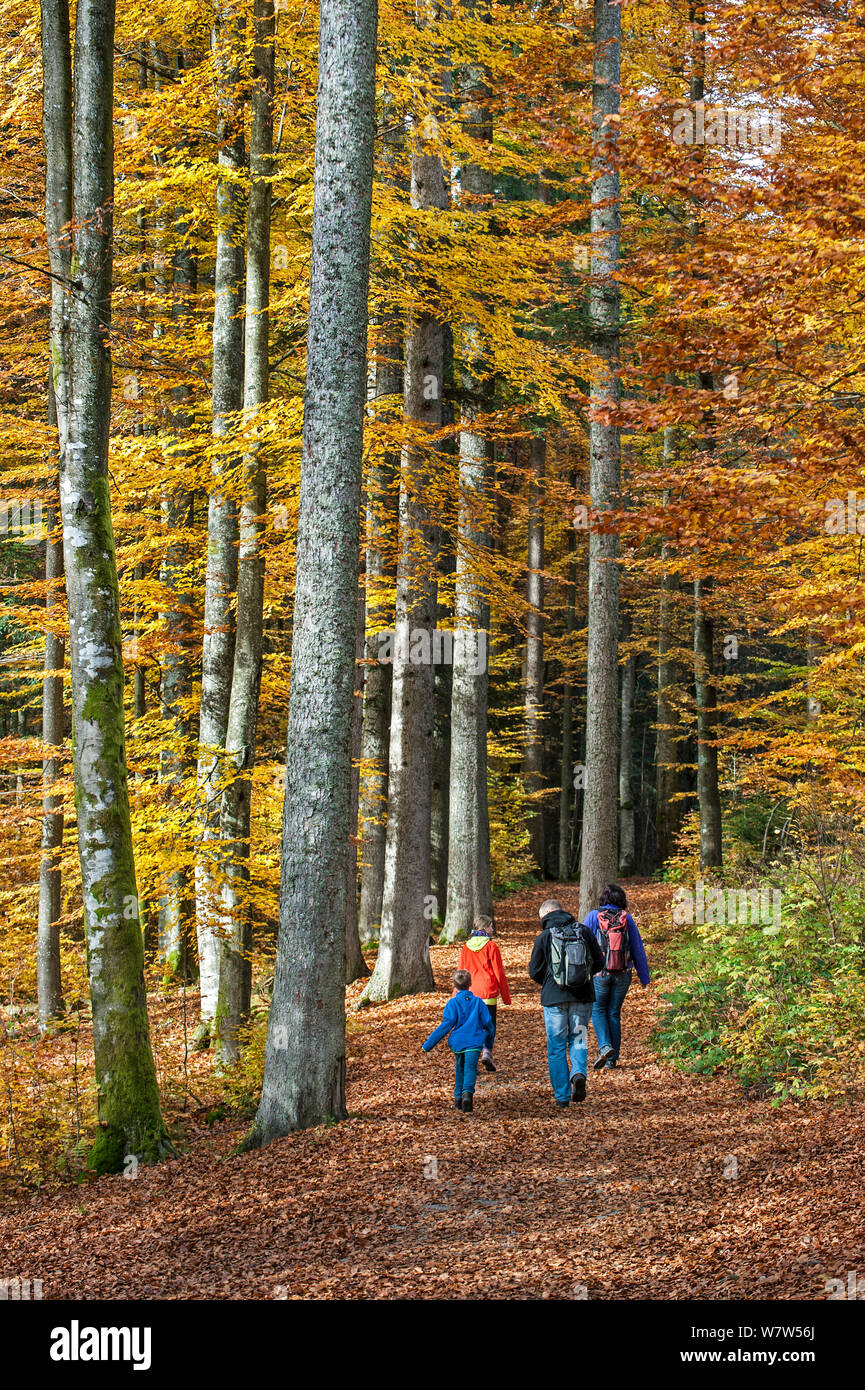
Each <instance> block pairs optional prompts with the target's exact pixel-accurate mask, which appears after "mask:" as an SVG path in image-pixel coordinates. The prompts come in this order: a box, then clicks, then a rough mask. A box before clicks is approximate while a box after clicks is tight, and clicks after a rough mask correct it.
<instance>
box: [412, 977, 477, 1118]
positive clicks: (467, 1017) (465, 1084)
mask: <svg viewBox="0 0 865 1390" xmlns="http://www.w3.org/2000/svg"><path fill="white" fill-rule="evenodd" d="M453 984H454V989H455V990H456V991H457V992H456V994H455V995H454V996H453V998H452V999H449V1000H448V1002H447V1003H446V1004H445V1008H444V1013H443V1014H442V1021H441V1023H440V1024H439V1026H438V1028H434V1029H433V1031H432V1032H431V1033H430V1035H429V1037H428V1038H427V1040H426V1042H425V1043H421V1047H422V1048H423V1050H424V1052H431V1051H432V1049H433V1048H434V1047H435V1045H436V1043H439V1042H441V1040H442V1038H445V1037H447V1035H448V1033H450V1038H449V1040H448V1046H449V1047H450V1050H451V1052H453V1053H454V1055H455V1058H456V1081H455V1083H454V1109H455V1110H461V1111H462V1112H463V1114H464V1115H468V1114H470V1113H471V1111H472V1110H473V1109H474V1094H475V1082H476V1081H477V1076H478V1062H479V1061H480V1059H481V1052H482V1050H483V1049H484V1048H485V1047H492V1045H493V1038H494V1036H495V1030H494V1028H493V1019H492V1014H491V1013H490V1011H489V1009H488V1008H487V1006H486V1004H485V1003H484V1001H483V999H478V997H477V996H476V995H474V994H472V993H471V984H472V977H471V975H470V974H469V972H468V971H467V970H458V971H457V972H456V974H455V975H454V978H453Z"/></svg>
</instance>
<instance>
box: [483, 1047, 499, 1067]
mask: <svg viewBox="0 0 865 1390" xmlns="http://www.w3.org/2000/svg"><path fill="white" fill-rule="evenodd" d="M481 1066H482V1067H483V1069H484V1071H495V1069H496V1064H495V1062H494V1061H493V1054H492V1053H491V1052H490V1051H489V1050H488V1049H487V1048H484V1050H483V1052H482V1053H481Z"/></svg>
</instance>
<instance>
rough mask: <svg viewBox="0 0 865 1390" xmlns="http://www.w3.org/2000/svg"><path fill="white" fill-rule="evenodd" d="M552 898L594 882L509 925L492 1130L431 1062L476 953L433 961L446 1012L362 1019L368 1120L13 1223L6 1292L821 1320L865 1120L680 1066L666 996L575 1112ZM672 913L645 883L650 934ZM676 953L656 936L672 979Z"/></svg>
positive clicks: (428, 1009)
mask: <svg viewBox="0 0 865 1390" xmlns="http://www.w3.org/2000/svg"><path fill="white" fill-rule="evenodd" d="M553 893H555V895H556V896H558V897H560V898H561V899H562V901H563V903H564V905H565V906H566V907H570V908H571V909H572V910H574V911H575V910H576V905H577V901H578V895H577V889H576V886H575V885H551V884H541V885H539V886H537V887H535V888H533V889H531V890H525V891H523V892H520V893H517V894H515V895H513V896H511V897H510V898H508V899H506V900H504V901H503V902H501V903H499V904H498V907H497V920H498V924H499V942H500V945H501V947H502V952H503V955H504V958H505V964H506V968H507V971H508V975H509V979H510V981H511V988H512V990H513V996H514V1003H513V1006H512V1007H511V1008H503V1007H501V1006H500V1008H499V1034H498V1038H497V1042H496V1059H497V1064H498V1068H499V1070H498V1071H497V1073H496V1074H495V1075H491V1076H487V1075H486V1074H483V1073H482V1074H481V1076H480V1078H479V1083H478V1089H477V1094H476V1098H475V1112H474V1114H473V1115H467V1116H463V1115H461V1114H458V1113H457V1112H456V1111H454V1110H453V1108H452V1089H453V1060H452V1057H451V1054H450V1052H449V1049H448V1048H447V1046H446V1044H445V1045H442V1046H440V1047H439V1048H437V1049H436V1051H435V1052H434V1053H432V1055H431V1056H430V1057H425V1056H424V1055H423V1054H422V1053H421V1051H420V1044H421V1042H422V1041H423V1039H424V1038H425V1037H426V1035H427V1033H428V1032H429V1031H430V1030H431V1029H432V1027H433V1026H434V1025H435V1023H437V1022H438V1021H439V1019H440V1017H441V1010H442V1007H443V1005H444V1002H445V1000H446V998H447V991H448V990H449V986H448V978H449V976H450V974H451V972H452V970H453V969H454V967H455V964H456V960H457V956H458V948H455V947H444V946H442V947H434V948H433V953H432V954H433V963H434V967H435V972H436V979H437V983H438V987H439V993H438V994H436V995H434V996H433V995H426V996H422V997H412V998H408V999H402V1000H398V1001H395V1002H394V1003H392V1004H389V1005H385V1006H380V1007H377V1008H375V1009H372V1010H369V1011H367V1012H365V1013H363V1014H360V1015H358V1014H353V1015H352V1016H351V1017H350V1020H349V1058H348V1082H349V1091H348V1104H349V1110H350V1115H351V1118H350V1119H349V1120H348V1122H347V1123H345V1124H341V1125H335V1126H332V1127H329V1128H322V1129H319V1130H315V1131H311V1132H309V1133H306V1134H299V1135H295V1136H292V1137H291V1138H289V1139H286V1140H283V1141H281V1142H279V1143H276V1144H273V1145H271V1146H270V1148H268V1149H266V1150H264V1151H262V1152H260V1153H252V1154H245V1155H242V1156H234V1155H232V1154H231V1148H232V1146H233V1145H234V1144H236V1143H237V1140H238V1138H239V1137H240V1135H241V1134H242V1133H243V1131H244V1129H245V1128H246V1127H247V1126H240V1125H238V1124H237V1123H234V1124H230V1125H229V1124H226V1125H224V1126H222V1127H221V1128H220V1130H219V1131H218V1132H216V1133H213V1134H212V1135H210V1134H208V1136H207V1137H206V1138H205V1139H202V1140H199V1141H196V1142H195V1143H194V1145H193V1146H192V1148H191V1150H190V1152H188V1153H186V1154H184V1155H183V1156H182V1157H180V1158H179V1159H178V1160H176V1161H175V1160H172V1161H171V1162H168V1163H164V1164H161V1165H160V1166H159V1167H157V1168H153V1169H144V1170H141V1171H140V1173H139V1176H138V1178H137V1179H136V1180H134V1181H128V1180H125V1179H124V1178H123V1177H119V1176H118V1177H110V1178H103V1179H100V1180H99V1181H97V1182H94V1183H93V1184H92V1185H89V1186H87V1187H84V1188H75V1189H63V1190H62V1191H60V1192H56V1191H55V1192H53V1193H51V1194H47V1193H46V1194H44V1195H37V1196H36V1197H34V1198H32V1199H31V1200H27V1201H16V1202H7V1203H4V1206H3V1209H2V1210H0V1248H2V1250H3V1254H4V1260H3V1264H4V1268H5V1271H6V1272H7V1273H16V1274H18V1275H20V1276H22V1277H24V1276H29V1277H33V1278H41V1279H42V1280H43V1284H44V1297H45V1298H95V1299H104V1298H132V1299H137V1298H199V1299H201V1298H216V1299H220V1298H267V1299H269V1298H274V1297H276V1298H285V1297H288V1298H304V1297H305V1298H310V1297H312V1298H315V1297H319V1298H321V1297H324V1298H389V1299H391V1298H407V1297H420V1298H425V1299H426V1298H461V1299H462V1298H468V1299H474V1298H574V1297H582V1296H585V1297H588V1298H590V1299H598V1298H618V1299H626V1298H644V1297H649V1298H654V1299H685V1298H698V1299H723V1298H769V1299H785V1298H805V1299H820V1298H825V1297H826V1285H825V1281H826V1279H827V1278H841V1279H843V1280H845V1281H846V1279H847V1275H848V1272H849V1271H851V1270H858V1271H859V1272H861V1273H863V1274H865V1211H863V1196H862V1185H861V1137H862V1121H861V1115H859V1114H857V1113H856V1112H853V1111H851V1110H849V1109H848V1108H846V1107H838V1108H830V1107H828V1106H821V1105H817V1104H804V1105H795V1106H787V1107H784V1108H782V1109H781V1110H780V1111H778V1110H774V1109H773V1108H772V1107H771V1105H770V1104H769V1103H768V1102H764V1101H758V1100H755V1101H747V1100H745V1099H744V1097H743V1095H742V1092H741V1089H740V1088H739V1087H738V1085H736V1084H735V1083H734V1082H733V1081H730V1080H726V1079H723V1078H714V1077H699V1078H697V1077H685V1076H681V1075H679V1074H678V1073H676V1072H674V1071H672V1070H671V1069H670V1068H668V1067H667V1066H666V1065H663V1064H661V1063H660V1062H659V1061H658V1059H657V1057H656V1056H655V1055H654V1054H653V1052H652V1050H651V1048H650V1046H649V1041H648V1040H649V1036H650V1033H651V1030H652V1027H653V1026H654V1021H655V1017H656V1007H657V988H656V985H655V984H654V983H653V984H652V986H650V988H649V989H648V990H646V991H643V990H642V989H640V987H639V985H638V984H636V983H635V984H634V985H633V986H632V988H631V991H630V993H629V995H628V998H627V1000H626V1003H625V1011H624V1014H623V1018H624V1023H625V1027H624V1041H623V1047H622V1061H621V1064H620V1067H619V1068H618V1069H617V1070H615V1071H610V1072H603V1073H600V1074H597V1073H595V1072H594V1071H591V1070H590V1072H589V1083H588V1084H589V1090H588V1096H587V1099H586V1101H585V1103H584V1104H583V1105H579V1106H577V1105H572V1106H571V1107H570V1108H569V1109H568V1110H566V1111H564V1112H558V1111H556V1109H555V1106H554V1103H553V1097H552V1092H551V1089H550V1085H549V1079H548V1075H547V1065H546V1049H545V1043H544V1033H543V1022H542V1015H541V1010H540V1007H539V1002H538V991H537V988H536V987H535V986H534V985H533V984H532V983H531V982H530V981H529V979H528V977H527V975H526V965H527V962H528V958H529V952H530V948H531V943H532V940H533V938H534V935H535V932H536V930H537V922H538V918H537V909H538V906H539V904H540V903H541V902H542V901H543V899H544V898H545V897H548V896H550V895H551V894H553ZM669 894H670V890H669V888H667V887H665V886H663V885H658V884H654V883H647V882H634V883H633V884H631V885H629V901H630V904H631V907H632V909H633V911H634V913H635V915H636V917H637V919H638V921H639V922H640V923H641V925H643V926H645V924H646V921H647V918H651V916H652V915H654V916H655V917H656V918H660V914H661V912H662V909H663V908H664V905H665V903H666V902H667V900H668V898H669ZM663 935H664V930H663V928H660V929H658V931H657V932H654V933H653V931H652V930H651V928H650V929H648V930H647V931H646V932H645V936H646V938H647V940H646V944H647V952H648V956H649V962H650V965H651V966H654V967H657V965H658V962H659V960H660V952H661V950H662V937H663ZM360 989H361V985H360V984H358V985H355V986H353V988H352V992H351V994H352V997H353V998H354V997H356V995H357V994H359V993H360ZM593 1047H594V1034H593V1033H590V1060H591V1057H592V1049H593ZM734 1172H737V1174H738V1175H737V1176H735V1177H734V1176H732V1175H733V1173H734ZM725 1174H726V1176H725Z"/></svg>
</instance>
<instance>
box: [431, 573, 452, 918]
mask: <svg viewBox="0 0 865 1390" xmlns="http://www.w3.org/2000/svg"><path fill="white" fill-rule="evenodd" d="M442 572H443V571H442V570H441V569H440V570H439V573H440V575H441V574H442ZM436 613H437V618H436V627H437V628H442V627H443V625H444V622H445V621H446V618H447V609H446V608H445V606H444V605H443V604H439V603H437V604H436ZM433 670H434V685H435V688H434V691H433V744H432V788H431V801H430V894H431V895H432V897H433V898H434V899H435V902H434V904H433V906H434V915H435V917H437V918H438V919H439V920H440V921H442V920H444V911H445V899H446V897H447V891H448V862H449V859H450V778H451V704H452V700H453V669H452V667H451V666H449V665H448V664H447V663H446V662H444V661H440V662H438V663H437V664H435V665H434V667H433Z"/></svg>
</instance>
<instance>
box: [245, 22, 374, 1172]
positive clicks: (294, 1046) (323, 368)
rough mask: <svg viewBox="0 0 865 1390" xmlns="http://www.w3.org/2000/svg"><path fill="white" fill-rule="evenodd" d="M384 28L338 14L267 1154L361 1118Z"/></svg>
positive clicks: (320, 228) (321, 184) (313, 339)
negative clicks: (348, 1034) (358, 981)
mask: <svg viewBox="0 0 865 1390" xmlns="http://www.w3.org/2000/svg"><path fill="white" fill-rule="evenodd" d="M376 25H377V6H376V3H375V0H352V2H351V3H349V0H323V3H322V5H321V11H320V19H319V76H318V107H317V119H316V131H315V197H314V212H313V228H312V271H311V282H310V313H309V336H308V340H307V367H306V397H305V407H304V427H303V457H302V462H301V497H300V515H299V519H298V536H297V544H298V564H297V589H296V593H295V606H294V638H293V643H292V663H291V694H290V700H289V715H288V748H287V754H286V778H285V809H284V814H283V845H282V875H281V889H280V905H279V940H278V945H277V957H276V973H275V976H274V986H273V1001H272V1004H271V1010H270V1018H269V1021H268V1031H267V1044H266V1050H265V1069H264V1084H263V1088H262V1094H261V1102H260V1104H259V1107H258V1113H257V1115H256V1119H255V1123H254V1126H253V1129H252V1132H251V1134H250V1136H249V1140H248V1143H249V1144H250V1145H253V1146H259V1145H262V1144H266V1143H268V1142H269V1141H270V1140H272V1139H274V1138H276V1137H277V1136H278V1135H281V1134H287V1133H289V1132H290V1131H291V1130H295V1129H305V1128H308V1127H309V1126H311V1125H317V1124H322V1123H323V1122H324V1121H325V1120H328V1119H334V1120H341V1119H345V1115H346V1110H345V996H344V989H345V919H346V883H347V873H348V858H349V855H348V837H349V833H350V824H349V810H350V806H349V803H350V781H351V731H352V708H353V703H354V673H355V640H356V629H357V590H358V560H359V525H360V494H361V475H362V458H363V419H364V402H365V395H366V322H367V292H368V284H369V241H370V213H371V206H372V177H373V143H374V136H375V58H376Z"/></svg>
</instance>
